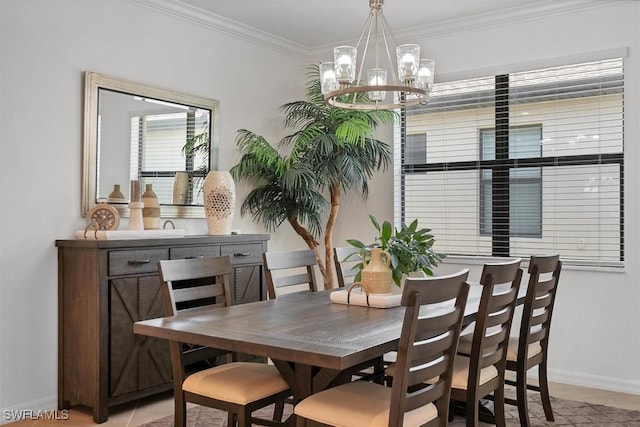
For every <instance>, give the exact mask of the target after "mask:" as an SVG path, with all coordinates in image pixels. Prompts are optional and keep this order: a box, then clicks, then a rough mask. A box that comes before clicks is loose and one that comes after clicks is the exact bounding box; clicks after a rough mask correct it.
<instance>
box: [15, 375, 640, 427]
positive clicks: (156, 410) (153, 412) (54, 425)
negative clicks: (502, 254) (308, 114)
mask: <svg viewBox="0 0 640 427" xmlns="http://www.w3.org/2000/svg"><path fill="white" fill-rule="evenodd" d="M550 388H551V394H552V395H553V396H556V397H560V398H563V399H570V400H577V401H582V402H590V403H595V404H601V405H608V406H614V407H619V408H623V409H629V410H640V395H633V394H624V393H614V392H610V391H604V390H596V389H590V388H585V387H577V386H570V385H566V384H558V383H551V384H550ZM171 414H173V398H172V394H171V393H170V392H169V393H166V394H163V395H159V396H155V397H150V398H146V399H143V400H140V401H138V402H131V403H127V404H123V405H121V406H119V407H116V408H112V409H111V411H110V415H109V420H108V421H107V422H106V423H103V424H100V426H101V427H136V426H140V425H142V424H145V423H147V422H150V421H153V420H157V419H159V418H163V417H165V416H167V415H171ZM6 426H10V427H32V426H33V427H89V426H95V424H94V423H93V420H92V418H91V411H90V410H89V409H88V408H82V407H77V408H74V409H72V410H71V411H69V419H67V420H59V421H48V420H22V421H18V422H14V423H10V424H7V425H6Z"/></svg>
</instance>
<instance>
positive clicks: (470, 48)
mask: <svg viewBox="0 0 640 427" xmlns="http://www.w3.org/2000/svg"><path fill="white" fill-rule="evenodd" d="M603 3H604V2H603ZM639 21H640V5H639V4H638V3H628V2H624V3H613V2H606V3H605V6H603V7H602V8H599V9H594V10H591V11H585V12H580V13H573V14H567V15H561V16H549V17H545V18H544V19H539V20H533V21H526V22H513V23H511V24H508V25H503V26H499V27H486V28H476V29H475V30H473V31H472V32H467V31H455V32H439V33H438V34H437V35H434V36H430V37H425V39H424V41H423V42H421V44H422V46H423V49H425V50H426V51H427V53H428V54H429V56H431V57H433V58H435V59H436V61H437V65H436V79H442V78H443V77H442V76H446V75H448V76H452V77H460V76H462V77H467V76H470V75H475V74H476V72H478V73H480V74H481V75H486V72H487V71H490V72H500V71H513V70H512V68H514V67H511V65H512V64H516V65H518V64H519V65H522V64H525V65H526V64H533V65H536V66H538V65H540V64H544V63H546V64H548V65H558V64H556V63H555V62H556V61H555V60H556V59H558V58H569V59H570V57H573V56H576V55H577V56H579V57H589V58H591V59H593V58H592V56H593V55H591V54H592V53H593V52H599V51H606V50H609V49H615V48H620V47H629V57H628V58H627V61H626V67H627V69H626V75H627V76H628V77H627V78H628V80H627V85H626V88H625V94H626V96H625V114H626V116H627V118H628V119H627V120H625V126H626V127H625V137H626V142H627V143H626V145H625V150H626V154H625V156H626V162H627V164H628V165H635V164H638V161H639V160H640V159H639V150H638V144H637V141H638V136H639V132H638V123H637V117H638V113H639V109H638V108H639V106H638V99H639V98H640V97H639V95H640V88H639V87H638V84H639V79H638V75H639V73H638V72H639V70H640V64H639V63H638V59H637V58H638V54H639V53H640V49H639V44H640V35H639V31H640V30H639V28H640V25H639ZM470 40H473V43H471V42H470ZM328 56H329V55H328V54H327V57H328ZM0 61H1V62H0V108H1V110H0V150H1V151H0V174H1V175H0V176H1V179H0V188H1V194H2V202H1V204H0V207H1V209H0V224H1V225H0V232H1V234H0V235H1V236H2V237H1V251H2V252H1V254H0V408H1V409H46V408H53V407H55V404H56V375H57V364H56V359H57V307H56V303H57V267H56V249H55V247H54V240H55V239H60V238H70V237H72V235H73V232H74V230H76V229H79V228H81V227H83V224H84V219H83V218H82V217H81V216H80V179H81V147H82V144H81V137H82V73H83V71H85V70H91V71H96V72H100V73H104V74H111V75H114V76H118V77H122V78H126V79H129V80H134V81H139V82H143V83H146V84H151V85H156V86H161V87H167V88H170V89H174V90H180V91H184V92H188V93H194V94H197V95H200V96H205V97H210V98H215V99H218V100H219V101H220V108H221V115H220V120H221V123H222V125H221V134H220V141H221V148H220V167H221V168H223V169H224V168H229V167H231V166H232V165H233V164H235V163H236V162H237V160H238V158H239V156H238V153H237V151H236V150H235V144H234V139H235V131H236V129H238V128H247V129H250V130H253V131H256V132H258V133H261V134H263V135H264V136H265V137H267V139H268V140H270V141H276V140H277V139H279V137H280V136H282V135H283V134H284V131H283V130H282V125H281V124H282V116H281V114H280V113H279V111H278V106H280V105H281V104H283V103H284V102H288V101H292V100H297V99H302V97H303V91H304V84H303V83H304V79H305V75H306V72H305V67H306V65H307V61H305V60H299V59H298V58H297V57H295V56H294V55H287V54H284V53H283V52H282V51H281V50H273V49H268V48H265V47H264V46H262V45H260V46H257V45H252V44H250V43H247V42H245V41H241V40H239V39H234V38H231V37H228V36H226V35H225V34H223V33H220V32H217V31H212V30H210V29H208V28H205V27H203V26H201V25H199V24H196V23H192V24H189V23H187V22H185V21H182V20H178V19H175V18H172V17H170V16H167V15H165V14H161V13H157V12H154V11H152V10H147V9H143V8H140V7H138V6H135V5H134V4H132V3H129V2H127V1H125V0H110V1H98V0H58V1H55V2H52V1H47V0H0ZM309 62H310V61H309ZM289 70H291V71H289ZM478 70H479V71H478ZM258 73H260V74H258ZM296 76H300V78H297V77H296ZM378 137H379V139H381V140H383V141H387V142H391V140H392V130H391V129H382V130H381V131H380V132H379V133H378ZM626 173H627V175H626V179H625V182H626V183H627V185H626V194H625V217H626V221H625V228H626V243H627V246H626V256H627V260H628V262H627V266H626V269H625V272H624V273H613V272H610V271H605V270H603V271H585V270H575V269H570V268H568V267H567V268H565V271H564V272H563V275H562V279H561V288H560V291H559V295H558V300H557V305H556V312H555V319H554V327H553V332H552V350H551V360H550V367H551V376H552V378H554V379H556V380H559V381H563V382H568V383H577V384H585V385H591V386H594V387H600V388H609V389H614V390H620V391H627V392H632V393H638V394H640V364H639V363H638V360H640V285H639V284H638V280H637V277H638V274H639V273H640V271H639V269H638V263H637V259H638V244H639V242H640V238H639V237H640V236H639V235H638V226H637V225H636V221H635V218H637V217H638V214H640V208H639V204H638V201H639V199H640V198H639V194H638V185H637V183H638V178H639V176H638V173H639V172H638V171H637V168H635V167H627V168H626ZM392 177H393V172H392V171H391V170H388V171H386V172H385V173H380V174H378V175H376V177H375V178H374V180H373V181H372V182H371V184H370V188H371V194H370V198H369V201H368V202H367V203H366V204H365V203H363V202H362V201H360V200H359V199H358V198H357V197H352V196H351V197H349V196H345V197H343V203H342V206H341V214H340V219H339V222H338V224H337V225H336V229H335V236H334V243H335V244H340V243H341V242H343V241H344V239H346V238H349V237H355V238H359V239H361V240H371V239H372V238H373V236H374V233H373V228H372V226H371V225H370V223H369V220H368V218H367V216H366V215H367V213H373V214H374V215H376V216H377V217H378V218H380V219H383V218H384V219H386V218H392V216H393V212H394V209H393V180H392ZM238 190H239V193H240V194H239V199H240V200H241V199H242V194H243V192H244V191H246V188H244V187H243V186H242V185H239V186H238ZM7 201H11V204H9V203H8V202H7ZM178 226H179V227H183V228H186V229H187V231H188V233H190V234H202V233H206V225H205V223H204V221H203V220H182V221H178ZM234 228H239V229H241V230H242V231H243V232H261V231H262V229H261V227H260V226H258V225H256V224H253V223H252V222H251V220H250V218H244V219H241V218H239V217H237V218H236V224H234ZM269 247H270V248H271V249H282V250H284V249H287V248H288V249H293V248H303V247H304V245H303V243H302V241H301V239H299V238H298V237H297V236H295V235H294V234H293V232H292V231H291V230H290V229H289V228H288V227H287V226H285V227H283V228H282V229H281V230H278V232H276V233H274V234H272V238H271V241H270V243H269ZM468 264H469V263H464V265H465V266H466V265H468ZM458 267H459V265H453V264H447V265H445V266H443V267H442V270H443V271H446V270H455V269H457V268H458ZM478 268H479V266H477V267H475V268H474V271H473V274H476V276H477V274H478V271H477V270H478ZM585 354H590V356H589V357H584V355H585Z"/></svg>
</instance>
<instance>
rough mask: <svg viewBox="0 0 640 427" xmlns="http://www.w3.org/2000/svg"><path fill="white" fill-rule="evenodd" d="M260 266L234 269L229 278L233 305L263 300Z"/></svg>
mask: <svg viewBox="0 0 640 427" xmlns="http://www.w3.org/2000/svg"><path fill="white" fill-rule="evenodd" d="M262 283H263V282H262V266H261V265H251V266H246V267H235V268H234V269H233V274H232V277H231V284H232V286H231V287H232V289H233V301H234V304H244V303H247V302H255V301H260V300H263V299H265V298H264V296H263V295H264V292H263V289H262Z"/></svg>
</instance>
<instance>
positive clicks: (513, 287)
mask: <svg viewBox="0 0 640 427" xmlns="http://www.w3.org/2000/svg"><path fill="white" fill-rule="evenodd" d="M520 263H521V259H520V258H515V259H513V260H510V261H507V262H503V263H492V264H485V265H484V267H483V269H482V275H481V278H480V284H481V285H482V294H481V296H480V303H479V304H480V305H479V308H478V315H477V317H476V320H475V322H476V323H475V327H474V330H473V334H472V335H471V336H469V335H466V336H463V337H461V339H460V344H459V348H458V355H457V356H456V359H455V362H454V373H453V384H452V386H451V400H452V401H458V402H464V403H465V408H466V409H465V412H466V425H467V426H468V427H472V426H477V425H478V419H479V403H480V399H483V398H485V397H486V396H489V395H491V394H492V393H493V400H494V417H495V423H496V425H497V426H498V427H504V426H505V425H506V421H505V412H504V403H505V400H504V376H505V369H506V360H507V346H508V342H509V332H510V330H511V323H512V320H513V313H514V311H515V305H516V300H517V298H518V290H519V288H520V281H521V279H522V270H521V269H520ZM463 338H464V339H463ZM469 340H470V341H469ZM469 343H470V345H469Z"/></svg>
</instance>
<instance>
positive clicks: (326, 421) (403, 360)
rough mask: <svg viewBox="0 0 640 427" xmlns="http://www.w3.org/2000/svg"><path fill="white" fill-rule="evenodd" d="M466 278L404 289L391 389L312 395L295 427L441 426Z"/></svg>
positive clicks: (354, 385)
mask: <svg viewBox="0 0 640 427" xmlns="http://www.w3.org/2000/svg"><path fill="white" fill-rule="evenodd" d="M467 275H468V271H466V272H460V273H459V274H456V275H451V276H446V277H438V278H430V279H425V280H424V281H420V283H417V282H414V283H413V284H408V285H405V286H409V287H410V288H411V289H410V290H409V291H408V297H407V305H406V309H405V313H404V320H403V324H402V331H401V335H400V340H399V343H398V359H397V361H396V365H395V369H396V378H395V380H394V382H393V386H392V387H386V386H384V385H381V384H376V383H370V382H365V381H356V382H351V383H348V384H343V385H339V386H337V387H334V388H330V389H327V390H324V391H321V392H319V393H316V394H313V395H311V396H309V397H307V398H306V399H303V400H302V401H301V402H300V403H298V404H297V405H296V406H295V408H294V413H295V415H296V416H297V425H298V426H299V427H301V426H303V425H305V422H306V420H312V421H314V422H316V423H320V424H321V425H328V426H390V427H396V426H405V427H407V426H445V425H446V424H447V419H448V411H449V393H450V390H451V382H452V372H453V361H454V360H455V354H456V347H457V343H458V337H459V335H460V328H461V325H462V318H463V316H464V310H465V305H466V300H467V296H468V293H469V285H468V284H467V283H466V277H467ZM414 284H415V287H414V286H413V285H414ZM429 379H432V381H430V383H429V384H427V383H426V382H425V381H427V380H429ZM314 425H315V424H314Z"/></svg>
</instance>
